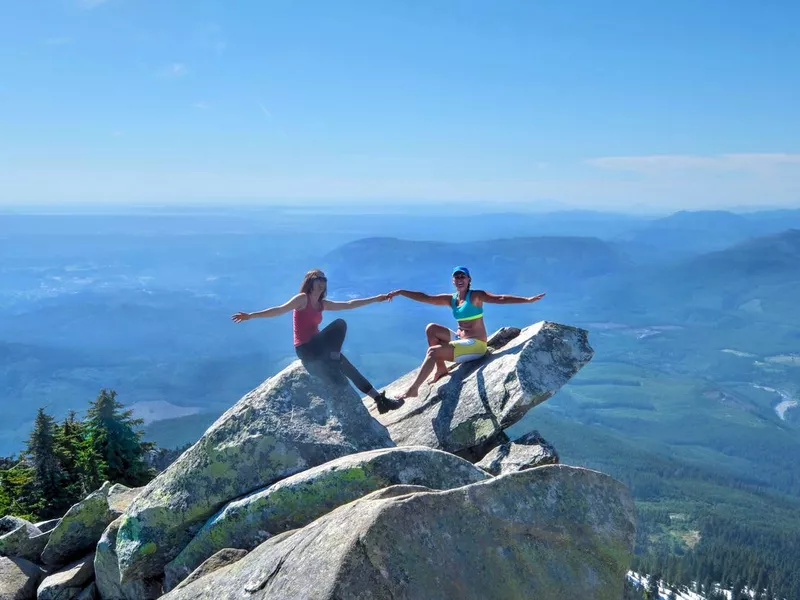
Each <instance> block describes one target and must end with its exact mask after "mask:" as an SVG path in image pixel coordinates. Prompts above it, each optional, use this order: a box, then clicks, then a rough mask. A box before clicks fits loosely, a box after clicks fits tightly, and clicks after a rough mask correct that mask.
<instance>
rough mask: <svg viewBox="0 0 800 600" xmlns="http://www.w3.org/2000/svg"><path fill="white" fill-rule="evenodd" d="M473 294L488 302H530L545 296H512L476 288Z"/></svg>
mask: <svg viewBox="0 0 800 600" xmlns="http://www.w3.org/2000/svg"><path fill="white" fill-rule="evenodd" d="M473 294H474V295H476V296H477V297H478V298H480V299H481V300H483V301H484V302H486V303H487V304H527V303H529V302H538V301H539V300H541V299H542V298H544V294H538V295H536V296H512V295H511V294H492V293H490V292H485V291H483V290H475V291H474V292H473Z"/></svg>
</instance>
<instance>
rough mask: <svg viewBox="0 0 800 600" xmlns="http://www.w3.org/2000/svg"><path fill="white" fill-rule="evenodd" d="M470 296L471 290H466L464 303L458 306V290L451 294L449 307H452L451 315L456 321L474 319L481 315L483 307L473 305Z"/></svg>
mask: <svg viewBox="0 0 800 600" xmlns="http://www.w3.org/2000/svg"><path fill="white" fill-rule="evenodd" d="M471 298H472V290H469V291H468V292H467V297H466V298H464V304H462V305H461V306H458V292H455V293H454V294H453V297H452V298H451V299H450V308H452V309H453V316H454V317H455V319H456V321H474V320H475V319H480V318H481V317H483V307H482V306H481V307H479V306H475V305H474V304H472V302H470V299H471Z"/></svg>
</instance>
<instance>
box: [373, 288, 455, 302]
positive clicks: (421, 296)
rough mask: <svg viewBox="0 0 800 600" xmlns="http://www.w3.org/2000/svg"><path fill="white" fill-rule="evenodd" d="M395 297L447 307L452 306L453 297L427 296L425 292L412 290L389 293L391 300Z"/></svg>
mask: <svg viewBox="0 0 800 600" xmlns="http://www.w3.org/2000/svg"><path fill="white" fill-rule="evenodd" d="M395 296H403V297H405V298H408V299H409V300H416V301H417V302H424V303H425V304H435V305H437V306H447V305H449V304H450V299H451V298H452V296H450V294H435V295H431V294H426V293H425V292H412V291H411V290H395V291H393V292H389V298H390V299H391V298H394V297H395Z"/></svg>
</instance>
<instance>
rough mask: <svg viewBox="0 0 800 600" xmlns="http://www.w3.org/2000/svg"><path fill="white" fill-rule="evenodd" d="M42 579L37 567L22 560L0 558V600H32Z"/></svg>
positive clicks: (39, 568) (40, 569)
mask: <svg viewBox="0 0 800 600" xmlns="http://www.w3.org/2000/svg"><path fill="white" fill-rule="evenodd" d="M42 577H44V571H43V570H42V568H41V567H40V566H39V565H35V564H33V563H32V562H30V561H28V560H25V559H24V558H6V557H0V600H33V599H34V598H36V588H37V587H38V585H39V582H40V581H41V580H42Z"/></svg>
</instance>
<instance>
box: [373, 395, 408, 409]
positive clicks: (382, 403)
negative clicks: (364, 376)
mask: <svg viewBox="0 0 800 600" xmlns="http://www.w3.org/2000/svg"><path fill="white" fill-rule="evenodd" d="M405 403H406V401H405V400H403V399H400V398H387V397H386V392H381V393H379V394H378V398H377V400H375V404H376V405H377V407H378V412H379V413H381V414H383V413H385V412H388V411H390V410H395V409H397V408H400V407H401V406H403V404H405Z"/></svg>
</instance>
